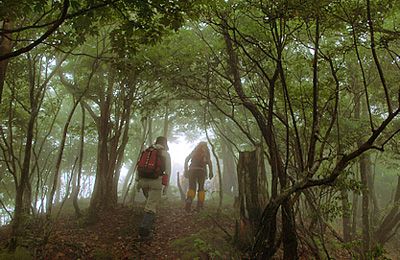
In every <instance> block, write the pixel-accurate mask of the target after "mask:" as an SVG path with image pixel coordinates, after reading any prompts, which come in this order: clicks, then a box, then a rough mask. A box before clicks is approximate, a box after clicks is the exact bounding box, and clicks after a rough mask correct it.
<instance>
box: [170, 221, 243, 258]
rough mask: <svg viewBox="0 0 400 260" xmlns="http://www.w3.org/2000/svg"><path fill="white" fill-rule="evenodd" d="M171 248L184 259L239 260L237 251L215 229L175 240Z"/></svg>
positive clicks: (203, 230)
mask: <svg viewBox="0 0 400 260" xmlns="http://www.w3.org/2000/svg"><path fill="white" fill-rule="evenodd" d="M171 246H172V247H173V248H174V250H176V251H177V252H179V253H180V254H181V257H182V259H232V258H235V259H238V258H240V257H239V255H238V253H237V250H236V249H235V248H234V247H233V246H232V244H231V243H230V242H228V241H227V240H226V237H224V235H223V234H219V233H216V232H215V228H207V229H202V230H200V231H199V232H197V233H195V234H191V235H189V236H187V237H183V238H180V239H175V240H173V241H172V242H171Z"/></svg>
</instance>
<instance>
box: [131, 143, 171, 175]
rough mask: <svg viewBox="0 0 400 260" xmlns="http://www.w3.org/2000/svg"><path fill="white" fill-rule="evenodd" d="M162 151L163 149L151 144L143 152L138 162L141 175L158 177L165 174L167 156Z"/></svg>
mask: <svg viewBox="0 0 400 260" xmlns="http://www.w3.org/2000/svg"><path fill="white" fill-rule="evenodd" d="M161 153H162V151H161V150H159V149H156V148H155V147H153V146H150V147H149V148H147V149H146V150H144V151H143V152H142V154H141V155H140V159H139V161H138V162H137V170H138V173H139V177H141V178H148V179H157V178H158V177H160V176H161V175H163V174H164V171H165V158H164V156H162V155H161Z"/></svg>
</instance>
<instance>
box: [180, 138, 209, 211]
mask: <svg viewBox="0 0 400 260" xmlns="http://www.w3.org/2000/svg"><path fill="white" fill-rule="evenodd" d="M189 161H190V166H189V168H188V163H189ZM206 165H208V172H209V173H208V177H209V179H210V180H211V179H212V177H213V171H212V164H211V159H210V150H209V149H208V147H207V143H206V142H200V143H199V144H197V146H196V147H195V148H194V149H193V151H192V152H191V153H190V154H189V155H188V156H187V157H186V159H185V169H184V170H185V172H184V176H185V177H186V178H189V189H188V191H187V194H186V204H185V210H186V211H188V212H189V211H190V210H191V206H192V202H193V199H194V197H195V196H196V186H198V189H197V209H198V210H201V209H202V208H203V206H204V200H205V197H206V193H205V191H204V182H205V180H206V178H207V169H206Z"/></svg>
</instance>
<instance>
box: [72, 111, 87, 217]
mask: <svg viewBox="0 0 400 260" xmlns="http://www.w3.org/2000/svg"><path fill="white" fill-rule="evenodd" d="M81 110H82V121H81V139H80V144H79V162H78V174H77V178H76V187H75V189H74V190H73V191H72V204H73V206H74V209H75V215H76V216H77V217H78V218H79V217H81V216H82V213H81V210H80V208H79V204H78V196H79V192H80V190H81V178H82V166H83V156H84V147H85V119H86V118H85V117H86V113H85V108H84V107H83V105H82V104H81Z"/></svg>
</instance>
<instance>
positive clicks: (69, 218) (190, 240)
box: [0, 198, 400, 260]
mask: <svg viewBox="0 0 400 260" xmlns="http://www.w3.org/2000/svg"><path fill="white" fill-rule="evenodd" d="M183 206H184V205H183V202H181V201H179V200H178V199H176V198H170V199H164V200H163V201H162V203H161V204H160V207H159V210H158V213H157V217H156V221H155V225H154V226H155V229H154V233H153V238H152V240H150V241H140V240H139V239H138V226H139V223H140V221H141V219H142V217H143V213H144V212H143V207H144V203H143V202H135V203H134V205H133V206H122V205H119V206H118V207H117V208H116V209H115V210H113V211H110V212H104V213H102V214H100V216H99V219H98V221H97V222H96V223H95V224H91V225H88V224H86V223H85V221H84V220H83V219H80V220H79V219H77V218H76V217H75V216H74V214H73V209H72V207H71V206H70V205H65V206H64V208H63V211H61V214H60V217H59V218H57V220H55V221H54V222H53V223H54V224H53V225H52V226H48V225H45V223H48V222H47V221H45V220H44V219H40V218H35V219H33V220H31V221H30V223H29V225H28V226H27V227H26V228H25V232H26V234H25V236H24V239H23V240H22V243H21V244H22V247H20V248H17V250H16V252H15V253H14V254H8V253H7V252H5V251H4V250H3V252H2V251H1V250H0V259H2V260H3V259H18V260H20V259H51V260H53V259H67V260H69V259H182V260H184V259H249V258H248V257H247V256H246V255H245V254H243V253H242V252H241V251H240V250H238V248H235V247H234V246H233V243H232V241H233V236H234V232H235V213H234V210H233V208H232V204H230V205H227V206H226V207H223V208H222V209H221V210H220V211H218V210H217V209H218V207H217V206H216V203H215V201H214V202H213V203H212V202H209V201H206V207H205V209H204V210H202V211H200V212H198V211H195V210H192V211H191V212H189V213H188V212H186V211H185V210H184V209H183ZM82 208H83V206H82ZM47 231H50V232H47ZM45 234H50V235H49V236H48V239H46V235H45ZM9 237H10V227H7V226H6V227H2V228H0V249H1V248H5V247H6V244H7V242H8V241H9ZM332 241H334V239H333V238H332ZM299 246H300V245H299ZM337 249H338V250H333V252H335V256H334V259H350V258H349V255H348V254H346V251H345V250H343V248H341V249H339V248H337ZM307 251H308V250H307V249H306V248H305V247H303V246H300V248H299V253H300V259H302V260H305V259H312V257H309V256H311V254H310V252H307ZM390 252H391V254H389V255H388V257H387V258H386V257H385V258H379V259H393V260H398V259H400V257H399V254H398V253H400V251H399V248H391V250H390ZM276 259H282V255H281V252H278V254H277V256H276Z"/></svg>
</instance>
